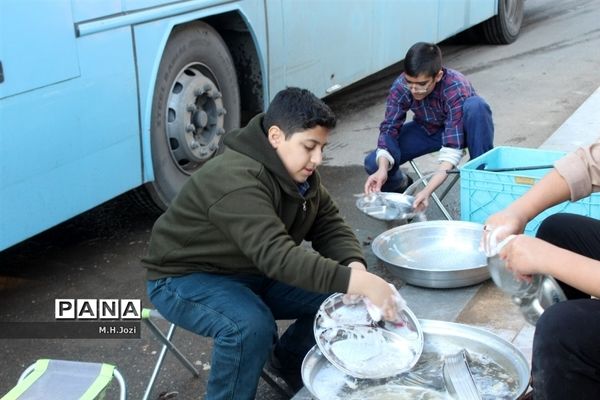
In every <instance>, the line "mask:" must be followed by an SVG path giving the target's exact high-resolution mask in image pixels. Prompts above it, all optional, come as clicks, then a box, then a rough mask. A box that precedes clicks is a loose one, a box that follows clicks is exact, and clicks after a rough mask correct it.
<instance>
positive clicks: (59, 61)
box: [0, 0, 79, 99]
mask: <svg viewBox="0 0 600 400" xmlns="http://www.w3.org/2000/svg"><path fill="white" fill-rule="evenodd" d="M24 20H26V21H28V23H20V24H16V23H11V21H24ZM0 38H2V39H1V41H0V60H1V61H2V66H3V69H4V76H5V81H4V82H3V83H2V84H0V99H2V98H4V97H8V96H13V95H16V94H19V93H23V92H27V91H29V90H33V89H36V88H40V87H44V86H47V85H51V84H54V83H57V82H62V81H66V80H68V79H73V78H75V77H77V76H79V64H78V60H77V49H76V45H75V36H74V32H73V16H72V15H71V8H70V5H69V3H67V2H63V3H56V4H55V3H53V2H39V3H36V6H35V7H32V6H31V4H29V3H28V2H21V1H18V0H8V1H6V2H0ZM16 38H18V40H16Z"/></svg>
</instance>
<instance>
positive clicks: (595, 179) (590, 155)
mask: <svg viewBox="0 0 600 400" xmlns="http://www.w3.org/2000/svg"><path fill="white" fill-rule="evenodd" d="M554 168H555V169H556V170H557V171H558V173H559V174H560V175H561V176H562V177H563V178H564V179H565V181H566V182H567V185H568V186H569V190H570V192H571V201H577V200H579V199H582V198H584V197H586V196H589V195H590V194H591V193H592V192H598V191H600V142H598V143H594V144H592V145H590V146H588V147H582V148H579V149H577V150H576V151H574V152H572V153H569V154H567V155H566V156H564V157H563V158H561V159H560V160H558V161H556V162H555V163H554Z"/></svg>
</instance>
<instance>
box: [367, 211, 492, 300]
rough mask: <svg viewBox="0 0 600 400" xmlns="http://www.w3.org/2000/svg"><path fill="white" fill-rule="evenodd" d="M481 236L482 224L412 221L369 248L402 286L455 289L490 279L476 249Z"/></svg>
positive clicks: (394, 229) (484, 260)
mask: <svg viewBox="0 0 600 400" xmlns="http://www.w3.org/2000/svg"><path fill="white" fill-rule="evenodd" d="M482 234H483V225H482V224H478V223H474V222H466V221H425V222H416V223H412V224H408V225H403V226H399V227H396V228H393V229H390V230H387V231H385V232H383V233H382V234H380V235H379V236H377V237H376V238H375V240H373V243H372V244H371V248H372V250H373V253H374V254H375V255H376V256H377V258H379V259H380V260H381V261H383V263H384V265H385V266H386V268H387V269H388V270H389V271H390V272H391V273H392V274H394V275H395V276H397V277H399V278H400V279H402V280H403V281H405V282H406V283H409V284H412V285H416V286H422V287H427V288H456V287H463V286H469V285H474V284H477V283H480V282H483V281H485V280H486V279H488V278H489V277H490V272H489V270H488V268H487V257H486V255H485V253H484V252H483V251H482V250H480V249H479V243H480V241H481V237H482Z"/></svg>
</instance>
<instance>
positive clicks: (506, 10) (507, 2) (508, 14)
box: [481, 0, 524, 44]
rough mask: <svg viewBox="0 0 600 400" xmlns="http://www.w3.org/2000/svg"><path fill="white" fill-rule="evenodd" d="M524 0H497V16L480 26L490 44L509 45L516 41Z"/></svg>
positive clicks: (521, 19) (521, 20)
mask: <svg viewBox="0 0 600 400" xmlns="http://www.w3.org/2000/svg"><path fill="white" fill-rule="evenodd" d="M523 2H524V0H498V14H497V15H496V16H495V17H493V18H490V19H489V20H487V21H485V22H483V23H482V25H481V29H482V31H483V36H484V38H485V40H486V42H488V43H490V44H509V43H512V42H514V41H515V40H517V37H518V36H519V31H520V30H521V23H522V22H523Z"/></svg>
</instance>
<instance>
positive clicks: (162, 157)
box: [145, 22, 240, 210]
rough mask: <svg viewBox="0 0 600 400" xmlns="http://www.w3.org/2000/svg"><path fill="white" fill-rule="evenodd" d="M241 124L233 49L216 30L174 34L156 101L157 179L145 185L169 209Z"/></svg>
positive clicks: (196, 27)
mask: <svg viewBox="0 0 600 400" xmlns="http://www.w3.org/2000/svg"><path fill="white" fill-rule="evenodd" d="M239 125H240V92H239V87H238V81H237V76H236V70H235V66H234V62H233V59H232V57H231V54H230V52H229V49H228V47H227V45H226V44H225V42H224V41H223V39H222V38H221V36H220V35H219V34H218V33H217V31H216V30H215V29H213V28H212V27H211V26H210V25H208V24H206V23H204V22H194V23H192V24H189V25H185V26H181V27H177V28H175V29H174V30H173V32H172V33H171V36H170V37H169V41H168V42H167V45H166V47H165V51H164V53H163V55H162V59H161V62H160V66H159V70H158V75H157V78H156V85H155V89H154V97H153V101H152V117H151V137H150V143H151V146H152V167H153V171H154V180H153V181H152V182H149V183H147V184H146V185H145V189H146V191H147V193H148V194H149V195H150V197H151V199H152V201H153V203H154V204H156V206H157V207H158V208H159V209H161V210H165V209H166V208H167V207H168V205H169V204H170V203H171V201H172V200H173V199H174V198H175V196H176V195H177V193H178V192H179V190H180V189H181V187H182V186H183V184H184V183H185V181H186V180H187V179H188V178H189V176H190V175H191V174H192V173H194V172H195V171H197V170H198V169H199V168H200V167H202V165H203V164H204V163H205V162H207V161H208V160H210V159H211V158H212V157H214V156H215V155H216V154H218V153H219V152H220V151H219V148H220V147H221V146H222V139H223V134H224V133H225V132H227V131H229V130H231V129H234V128H237V127H239Z"/></svg>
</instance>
